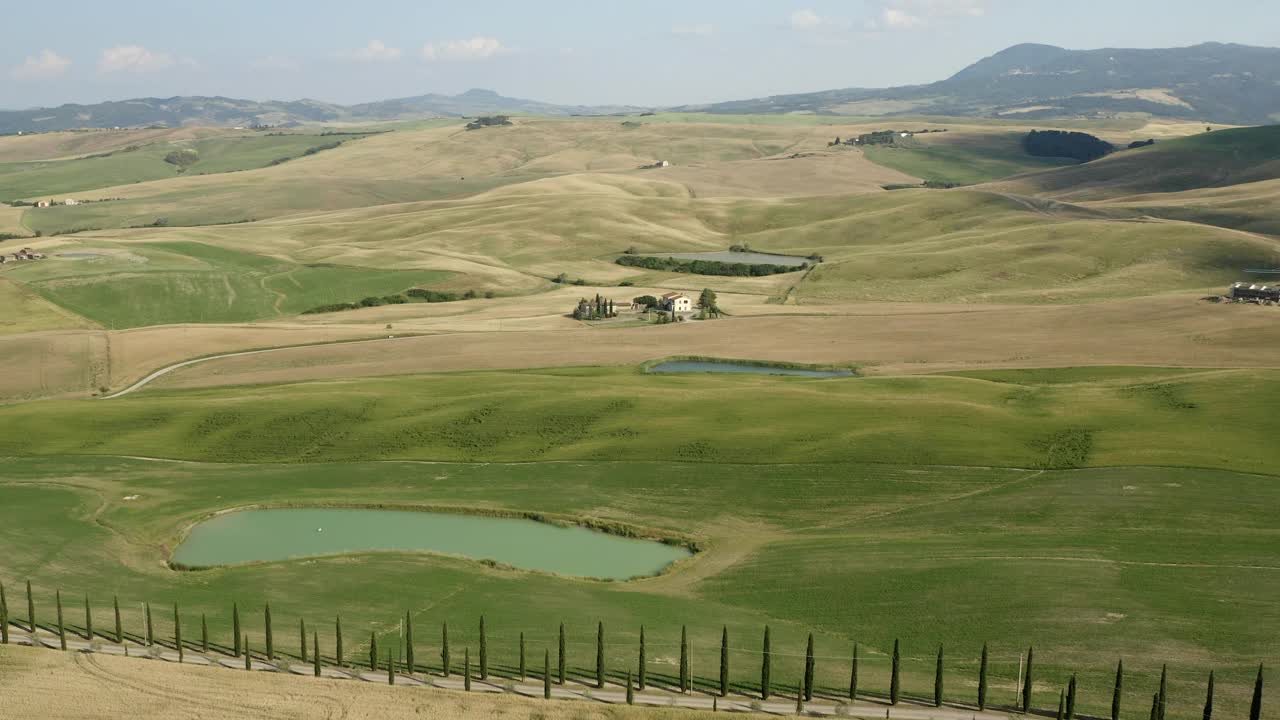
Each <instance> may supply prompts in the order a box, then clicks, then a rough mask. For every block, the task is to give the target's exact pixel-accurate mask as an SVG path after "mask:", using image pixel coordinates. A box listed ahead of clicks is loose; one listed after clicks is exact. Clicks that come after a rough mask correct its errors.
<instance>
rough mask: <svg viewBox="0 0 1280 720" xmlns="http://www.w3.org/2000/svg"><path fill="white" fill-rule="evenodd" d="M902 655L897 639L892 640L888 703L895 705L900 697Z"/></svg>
mask: <svg viewBox="0 0 1280 720" xmlns="http://www.w3.org/2000/svg"><path fill="white" fill-rule="evenodd" d="M901 670H902V655H901V654H900V653H899V650H898V641H897V640H896V639H895V640H894V641H893V660H892V661H891V662H890V664H889V703H890V704H891V705H897V704H898V700H899V699H900V698H901V697H902V678H901V676H900V674H901Z"/></svg>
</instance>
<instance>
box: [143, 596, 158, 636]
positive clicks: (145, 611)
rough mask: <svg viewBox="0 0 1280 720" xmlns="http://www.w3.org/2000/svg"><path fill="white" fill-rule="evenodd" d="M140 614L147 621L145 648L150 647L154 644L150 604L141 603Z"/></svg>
mask: <svg viewBox="0 0 1280 720" xmlns="http://www.w3.org/2000/svg"><path fill="white" fill-rule="evenodd" d="M142 612H143V614H144V615H146V620H147V647H151V646H152V645H155V644H156V635H155V632H154V629H153V627H152V625H151V603H143V605H142Z"/></svg>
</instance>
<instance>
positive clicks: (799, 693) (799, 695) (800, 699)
mask: <svg viewBox="0 0 1280 720" xmlns="http://www.w3.org/2000/svg"><path fill="white" fill-rule="evenodd" d="M672 314H674V313H672ZM804 687H805V682H804V675H801V676H800V682H799V684H797V685H796V714H797V715H799V714H800V713H803V712H804Z"/></svg>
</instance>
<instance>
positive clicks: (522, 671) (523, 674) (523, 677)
mask: <svg viewBox="0 0 1280 720" xmlns="http://www.w3.org/2000/svg"><path fill="white" fill-rule="evenodd" d="M526 678H528V674H527V673H526V672H525V665H524V632H523V631H521V632H520V679H521V680H524V679H526Z"/></svg>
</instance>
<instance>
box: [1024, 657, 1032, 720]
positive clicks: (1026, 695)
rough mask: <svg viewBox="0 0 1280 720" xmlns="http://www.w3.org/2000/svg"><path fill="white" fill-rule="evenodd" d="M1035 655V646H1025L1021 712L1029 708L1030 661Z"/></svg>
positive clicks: (1025, 711) (1025, 712)
mask: <svg viewBox="0 0 1280 720" xmlns="http://www.w3.org/2000/svg"><path fill="white" fill-rule="evenodd" d="M1034 657H1035V648H1034V647H1029V648H1027V672H1026V674H1025V675H1024V676H1023V681H1022V714H1023V715H1026V714H1027V712H1028V711H1030V710H1031V661H1032V659H1033V658H1034Z"/></svg>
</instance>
